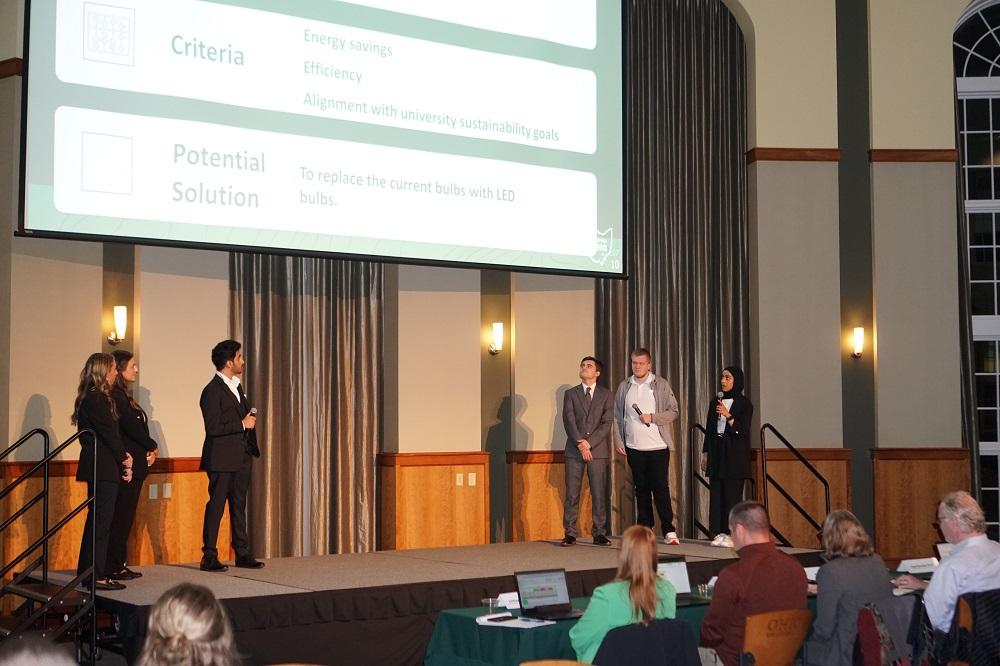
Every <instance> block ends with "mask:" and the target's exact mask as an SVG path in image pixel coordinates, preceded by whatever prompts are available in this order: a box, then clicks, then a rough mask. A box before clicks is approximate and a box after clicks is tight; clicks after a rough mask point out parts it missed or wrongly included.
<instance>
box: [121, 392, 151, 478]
mask: <svg viewBox="0 0 1000 666" xmlns="http://www.w3.org/2000/svg"><path fill="white" fill-rule="evenodd" d="M111 397H112V398H114V401H115V407H116V408H117V409H118V431H119V433H120V434H121V438H122V444H124V445H125V450H126V451H128V452H129V453H130V454H132V482H133V483H135V482H136V481H142V480H143V479H145V478H146V477H147V476H149V467H148V466H147V465H146V454H147V453H149V452H150V451H155V450H156V449H157V446H156V441H155V440H154V439H153V438H152V437H150V436H149V423H147V422H146V412H144V411H142V410H141V409H136V408H134V407H133V406H132V403H130V402H129V400H128V395H126V393H125V391H123V390H122V389H120V388H118V387H117V386H116V387H114V388H113V389H111Z"/></svg>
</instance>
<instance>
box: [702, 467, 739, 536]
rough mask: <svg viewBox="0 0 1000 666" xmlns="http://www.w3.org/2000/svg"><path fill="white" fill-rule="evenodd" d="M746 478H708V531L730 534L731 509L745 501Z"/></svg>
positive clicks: (714, 533)
mask: <svg viewBox="0 0 1000 666" xmlns="http://www.w3.org/2000/svg"><path fill="white" fill-rule="evenodd" d="M745 486H746V479H711V478H710V479H709V480H708V531H709V532H711V533H712V534H713V535H716V534H721V533H722V532H725V533H726V534H729V511H730V510H731V509H732V508H733V507H734V506H736V505H737V504H739V503H740V502H742V501H743V488H744V487H745Z"/></svg>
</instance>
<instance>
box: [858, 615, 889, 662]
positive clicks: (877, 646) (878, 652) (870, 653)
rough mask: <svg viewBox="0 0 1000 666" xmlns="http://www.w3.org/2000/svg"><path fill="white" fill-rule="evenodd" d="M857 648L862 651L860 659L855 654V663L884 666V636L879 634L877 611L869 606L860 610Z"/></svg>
mask: <svg viewBox="0 0 1000 666" xmlns="http://www.w3.org/2000/svg"><path fill="white" fill-rule="evenodd" d="M856 646H857V647H856V649H858V651H860V653H861V654H860V657H861V658H860V659H858V658H857V657H858V655H855V661H854V663H855V664H861V665H862V666H884V664H885V653H884V651H883V650H882V637H881V636H880V635H879V630H878V621H877V620H876V619H875V613H873V612H872V609H871V608H868V607H867V606H866V607H864V608H862V609H861V610H859V611H858V638H857V643H856Z"/></svg>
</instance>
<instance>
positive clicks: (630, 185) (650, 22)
mask: <svg viewBox="0 0 1000 666" xmlns="http://www.w3.org/2000/svg"><path fill="white" fill-rule="evenodd" d="M626 5H627V11H626V17H625V21H626V28H625V41H626V45H625V58H626V67H625V94H624V96H625V99H626V104H625V125H626V129H625V175H626V183H627V185H626V188H625V196H626V204H625V217H626V224H627V226H628V230H629V231H628V233H629V237H628V239H627V240H628V242H627V244H626V247H625V252H626V256H627V262H628V264H627V265H628V271H629V279H628V280H627V281H619V280H598V282H597V290H596V312H597V331H596V341H597V350H598V353H599V355H600V356H601V357H602V358H603V359H604V360H605V365H606V368H607V370H606V373H605V374H606V376H607V379H608V381H609V384H610V386H611V388H612V389H614V388H615V387H616V386H617V385H618V383H619V382H621V381H622V380H623V379H624V378H626V377H627V376H629V374H631V369H630V367H629V351H630V350H631V349H632V348H634V347H638V346H642V347H648V348H649V349H650V350H651V351H652V354H653V372H654V373H656V374H657V375H659V376H662V377H666V379H667V380H668V381H669V382H670V384H671V386H672V387H673V389H674V393H675V394H676V395H677V399H678V401H679V403H680V410H681V413H680V419H679V423H678V424H677V425H675V428H674V437H675V441H676V443H677V449H676V451H675V453H674V454H673V455H672V456H671V461H670V467H671V470H670V489H671V495H672V497H673V500H674V507H675V513H676V515H675V519H674V520H675V524H676V526H677V527H678V528H679V531H680V532H681V533H682V534H687V535H689V536H690V528H689V519H690V514H689V507H688V502H687V493H688V487H689V483H691V475H690V473H689V469H690V468H689V463H690V461H689V456H688V453H687V444H688V429H689V428H690V427H691V425H692V424H694V423H699V422H703V421H704V419H705V412H706V410H707V407H708V401H709V399H710V398H711V397H713V396H714V395H715V393H716V391H717V390H718V388H717V387H718V378H719V374H720V373H721V372H722V368H723V367H725V366H726V365H730V364H737V365H741V366H742V367H743V368H744V370H745V371H746V373H747V379H748V383H749V384H750V386H751V387H752V386H753V372H752V368H748V367H747V365H746V363H747V361H748V359H749V357H750V354H749V351H750V349H749V346H750V338H749V294H748V281H749V278H748V249H747V180H746V171H747V167H746V158H745V151H746V145H747V141H746V49H745V46H744V41H743V36H742V33H741V32H740V29H739V26H738V25H737V24H736V21H735V19H733V17H732V16H731V15H730V13H729V11H728V10H727V9H726V8H725V7H724V6H723V4H722V3H721V2H720V1H719V0H656V1H654V0H629V1H628V2H626ZM749 397H750V399H751V400H753V395H752V393H749ZM702 424H703V423H702ZM703 425H704V424H703ZM699 446H700V444H699ZM612 475H613V479H612V498H611V504H612V529H613V530H614V531H615V533H617V534H620V533H621V531H622V530H623V529H624V528H625V527H627V526H628V525H631V524H632V523H633V522H634V521H635V511H634V504H633V501H634V498H633V493H632V487H631V480H630V476H629V473H628V466H627V464H626V463H625V461H624V457H618V458H616V462H615V465H614V467H613V470H612ZM700 503H701V505H703V511H700V513H701V522H702V523H705V524H707V522H708V521H707V519H706V516H707V495H703V497H702V501H701V502H700Z"/></svg>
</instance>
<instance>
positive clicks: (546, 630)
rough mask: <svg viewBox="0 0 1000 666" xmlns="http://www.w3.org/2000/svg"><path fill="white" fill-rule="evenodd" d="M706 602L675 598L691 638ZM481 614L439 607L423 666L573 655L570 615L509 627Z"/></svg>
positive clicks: (578, 604) (479, 665) (478, 665)
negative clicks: (480, 620) (485, 621)
mask: <svg viewBox="0 0 1000 666" xmlns="http://www.w3.org/2000/svg"><path fill="white" fill-rule="evenodd" d="M589 601H590V599H589V598H586V597H583V598H577V599H573V608H579V609H580V610H584V609H586V608H587V603H588V602H589ZM709 601H710V600H709V599H707V598H704V597H697V596H693V595H692V596H689V595H682V596H681V597H678V599H677V619H679V620H684V621H686V622H688V623H690V624H691V629H692V630H693V632H694V635H695V637H697V636H698V635H699V633H700V631H701V621H702V619H703V618H704V617H705V614H706V613H708V604H709ZM483 613H484V611H483V609H482V608H481V607H477V608H457V609H454V610H444V611H441V613H439V614H438V619H437V623H435V625H434V634H433V635H432V636H431V641H430V643H429V644H428V645H427V657H426V659H425V660H424V664H425V666H486V665H488V664H494V665H496V666H507V665H508V664H509V665H510V666H516V665H517V664H520V663H521V662H523V661H531V660H532V659H574V660H575V659H576V653H575V652H574V651H573V646H572V645H570V642H569V630H570V629H571V628H572V627H573V625H574V624H576V620H560V621H558V622H556V623H555V624H547V625H544V626H541V627H535V628H534V629H515V628H510V627H504V626H503V625H499V624H498V625H480V624H476V618H477V617H479V616H480V615H482V614H483ZM512 614H514V615H518V614H519V612H518V611H512Z"/></svg>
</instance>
